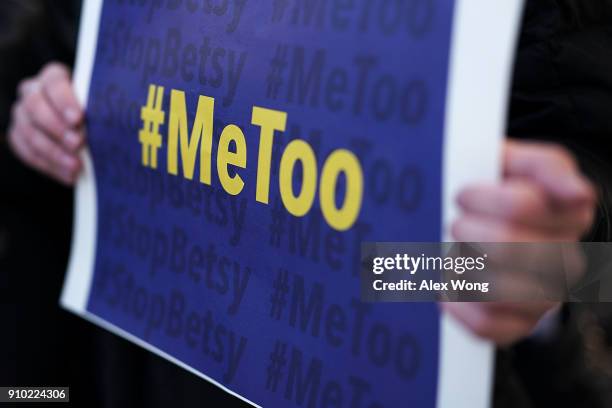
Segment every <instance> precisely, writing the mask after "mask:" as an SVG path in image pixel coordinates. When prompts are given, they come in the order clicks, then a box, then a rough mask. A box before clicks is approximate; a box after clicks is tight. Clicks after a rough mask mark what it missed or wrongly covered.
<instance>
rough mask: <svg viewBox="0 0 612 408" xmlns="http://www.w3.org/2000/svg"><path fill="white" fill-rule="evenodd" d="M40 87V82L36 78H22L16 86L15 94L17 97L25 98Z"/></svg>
mask: <svg viewBox="0 0 612 408" xmlns="http://www.w3.org/2000/svg"><path fill="white" fill-rule="evenodd" d="M40 87H41V86H40V82H39V81H38V80H37V79H36V78H28V79H24V80H23V81H21V82H20V83H19V85H18V86H17V94H18V96H19V99H23V98H25V97H26V96H27V95H29V94H30V93H32V92H38V91H39V90H40Z"/></svg>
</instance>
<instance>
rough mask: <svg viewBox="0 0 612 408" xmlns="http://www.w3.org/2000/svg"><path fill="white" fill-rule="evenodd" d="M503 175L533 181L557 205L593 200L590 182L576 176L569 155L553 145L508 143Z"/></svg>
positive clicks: (575, 167) (593, 194)
mask: <svg viewBox="0 0 612 408" xmlns="http://www.w3.org/2000/svg"><path fill="white" fill-rule="evenodd" d="M504 174H505V176H506V177H524V178H528V179H530V180H533V181H535V182H536V183H537V184H538V185H539V186H540V187H541V188H542V189H543V190H545V191H546V193H548V194H549V195H550V197H551V199H553V200H554V201H555V202H556V203H557V204H558V205H563V206H574V205H580V204H584V203H587V204H591V203H594V201H595V191H594V189H593V187H592V185H591V183H589V182H588V180H586V179H585V178H584V177H583V176H581V175H580V173H579V171H578V169H577V165H576V162H575V161H574V160H573V158H572V155H571V154H570V153H569V152H568V151H567V150H565V149H564V148H562V147H560V146H557V145H553V144H542V143H540V144H539V143H525V142H521V143H518V142H508V143H507V144H506V147H505V150H504Z"/></svg>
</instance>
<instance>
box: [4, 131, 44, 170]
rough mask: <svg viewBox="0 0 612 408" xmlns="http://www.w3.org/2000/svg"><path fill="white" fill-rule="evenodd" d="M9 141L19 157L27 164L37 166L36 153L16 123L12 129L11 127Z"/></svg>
mask: <svg viewBox="0 0 612 408" xmlns="http://www.w3.org/2000/svg"><path fill="white" fill-rule="evenodd" d="M8 142H9V146H10V147H11V149H12V150H13V152H14V153H15V155H16V156H17V157H19V158H20V159H21V160H22V161H23V162H24V163H26V164H29V165H31V166H36V163H35V161H36V159H37V157H36V155H35V154H34V152H33V151H32V149H31V148H30V146H29V145H28V143H26V141H25V138H24V137H23V135H21V133H19V132H18V131H17V129H16V127H15V126H14V125H12V126H11V129H9V132H8Z"/></svg>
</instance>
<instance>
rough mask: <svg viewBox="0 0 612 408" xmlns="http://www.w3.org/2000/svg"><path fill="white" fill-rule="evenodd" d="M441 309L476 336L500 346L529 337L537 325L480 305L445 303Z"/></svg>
mask: <svg viewBox="0 0 612 408" xmlns="http://www.w3.org/2000/svg"><path fill="white" fill-rule="evenodd" d="M442 308H443V310H445V311H447V312H449V313H450V314H451V315H453V316H454V317H455V318H456V319H458V320H459V321H460V322H461V323H463V324H464V325H465V326H466V327H467V328H468V329H469V330H470V331H471V332H472V333H474V334H475V335H476V336H478V337H481V338H484V339H488V340H492V341H493V342H495V343H496V344H498V345H500V346H507V345H510V344H512V343H514V342H515V341H517V340H519V339H521V338H523V337H525V336H527V335H529V333H531V331H532V330H533V329H534V327H535V324H536V323H537V321H534V319H524V318H522V317H520V315H514V314H501V313H493V312H491V311H490V310H488V309H487V308H486V307H482V304H480V303H460V304H459V303H445V304H443V305H442Z"/></svg>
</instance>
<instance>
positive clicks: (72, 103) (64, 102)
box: [41, 65, 83, 128]
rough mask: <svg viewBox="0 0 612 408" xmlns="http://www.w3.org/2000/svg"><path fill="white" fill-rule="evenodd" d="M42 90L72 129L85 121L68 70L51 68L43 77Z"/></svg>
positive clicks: (56, 67)
mask: <svg viewBox="0 0 612 408" xmlns="http://www.w3.org/2000/svg"><path fill="white" fill-rule="evenodd" d="M41 83H42V89H43V92H44V94H45V96H46V97H47V99H48V100H49V101H50V102H51V106H52V107H53V108H54V109H55V111H56V112H57V113H58V114H59V115H61V116H62V117H63V119H64V121H65V122H66V124H68V125H69V126H71V127H73V128H74V127H76V126H78V125H79V124H80V123H81V121H82V120H83V110H82V109H81V106H80V104H79V102H78V100H77V97H76V95H75V93H74V90H73V87H72V83H71V82H70V75H69V72H68V70H67V69H66V68H62V67H61V66H54V65H53V66H51V68H48V69H46V70H45V71H44V72H43V75H42V77H41Z"/></svg>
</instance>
